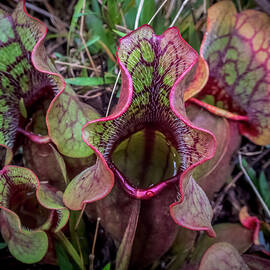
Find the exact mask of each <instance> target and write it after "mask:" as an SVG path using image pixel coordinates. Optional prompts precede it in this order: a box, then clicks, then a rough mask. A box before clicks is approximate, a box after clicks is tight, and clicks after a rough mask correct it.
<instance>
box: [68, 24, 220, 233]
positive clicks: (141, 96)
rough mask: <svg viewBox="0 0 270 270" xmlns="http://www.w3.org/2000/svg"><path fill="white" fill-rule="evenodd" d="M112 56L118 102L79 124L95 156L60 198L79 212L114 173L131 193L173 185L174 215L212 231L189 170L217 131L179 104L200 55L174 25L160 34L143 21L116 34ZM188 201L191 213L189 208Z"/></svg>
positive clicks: (149, 193) (210, 151) (148, 194)
mask: <svg viewBox="0 0 270 270" xmlns="http://www.w3.org/2000/svg"><path fill="white" fill-rule="evenodd" d="M117 59H118V63H119V65H120V68H121V75H122V86H121V93H120V98H119V102H118V104H117V105H116V107H115V108H114V110H113V113H112V114H111V115H109V116H108V117H105V118H100V119H96V120H93V121H89V122H88V123H86V124H85V125H84V127H83V129H82V139H83V140H84V142H85V143H86V144H87V145H88V146H89V147H90V148H91V149H92V150H93V151H94V152H95V153H96V155H97V162H96V164H95V165H94V166H92V167H90V168H88V169H86V170H85V171H84V172H82V173H81V174H80V175H78V176H77V177H75V178H74V179H73V180H72V181H71V183H70V184H69V185H68V187H67V189H66V191H65V194H64V197H63V199H64V202H65V204H66V205H67V206H68V207H69V208H71V209H73V210H79V209H82V208H83V205H84V204H86V203H90V202H94V201H97V200H100V199H102V198H104V197H105V196H106V195H108V194H109V193H110V191H111V190H112V188H113V186H114V179H115V178H116V180H117V182H118V183H119V184H120V186H121V187H122V188H123V190H124V191H125V192H126V193H127V195H129V196H131V197H132V198H135V199H150V198H153V197H155V196H157V195H158V194H160V196H162V193H161V192H162V191H163V190H164V189H165V188H166V187H167V186H168V185H173V184H175V186H176V188H177V186H178V188H179V193H180V196H181V200H180V201H178V202H176V203H173V202H172V204H171V206H170V213H171V215H172V217H173V219H174V220H175V221H176V223H178V224H179V225H182V226H184V227H188V228H191V229H195V230H196V229H197V230H206V231H207V232H208V233H209V235H211V236H213V235H214V232H213V229H212V227H211V218H212V210H211V205H210V203H209V201H208V199H207V197H206V195H205V194H204V192H203V190H202V189H201V188H200V187H199V186H198V184H197V183H196V182H195V181H194V179H193V178H192V170H193V168H194V167H196V166H198V165H199V164H201V163H202V162H204V161H206V160H208V159H210V158H212V157H213V155H214V153H215V149H216V144H215V137H214V135H213V134H212V133H211V132H209V131H206V130H203V129H200V128H198V127H196V126H195V125H193V124H192V123H191V122H190V121H189V119H188V118H187V115H186V111H185V104H184V93H185V91H186V90H187V89H188V87H189V85H190V82H191V81H192V80H193V77H194V74H195V71H196V68H197V64H198V59H199V58H198V54H197V53H196V51H195V50H193V49H192V48H191V47H190V46H189V45H188V44H187V43H186V42H185V41H184V40H183V39H182V37H181V35H180V33H179V30H178V29H177V28H174V27H173V28H169V29H167V30H166V31H165V32H164V33H163V34H162V35H160V36H158V35H155V33H154V31H153V29H152V28H151V27H150V26H149V25H143V26H141V27H140V28H138V29H136V30H134V31H133V32H131V33H130V34H128V35H127V36H125V37H124V38H122V39H121V40H120V43H119V47H118V50H117ZM194 85H196V84H194ZM195 90H196V89H195ZM185 196H186V200H185V199H184V197H185ZM175 199H176V200H178V198H175ZM199 204H201V205H202V207H203V208H204V209H203V210H202V211H199V210H198V205H199ZM190 207H192V208H193V210H194V211H192V212H191V211H190V210H187V209H189V208H190Z"/></svg>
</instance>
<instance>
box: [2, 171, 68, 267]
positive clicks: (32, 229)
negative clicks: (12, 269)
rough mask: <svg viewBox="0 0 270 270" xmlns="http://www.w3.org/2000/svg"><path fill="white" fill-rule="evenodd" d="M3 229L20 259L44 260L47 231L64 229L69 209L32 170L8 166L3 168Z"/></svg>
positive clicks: (11, 249) (11, 247)
mask: <svg viewBox="0 0 270 270" xmlns="http://www.w3.org/2000/svg"><path fill="white" fill-rule="evenodd" d="M0 208H2V211H1V213H0V216H1V232H2V234H3V237H4V239H5V241H6V242H7V244H8V247H9V249H10V252H11V253H12V254H13V255H14V256H15V257H16V258H17V259H18V260H20V261H22V262H27V263H33V262H37V261H39V260H41V259H42V258H43V257H44V256H45V254H46V252H47V249H48V238H47V234H46V233H45V232H44V230H51V231H58V230H60V229H62V228H63V227H64V226H65V224H66V222H67V220H68V218H69V211H68V210H67V209H66V208H65V207H64V205H63V203H62V198H61V195H60V194H59V193H57V191H56V190H55V189H53V188H52V187H49V186H47V185H44V184H43V185H40V183H39V181H38V179H37V177H36V175H35V174H34V173H33V172H32V171H30V170H29V169H26V168H23V167H17V166H6V167H4V168H3V169H2V170H1V171H0Z"/></svg>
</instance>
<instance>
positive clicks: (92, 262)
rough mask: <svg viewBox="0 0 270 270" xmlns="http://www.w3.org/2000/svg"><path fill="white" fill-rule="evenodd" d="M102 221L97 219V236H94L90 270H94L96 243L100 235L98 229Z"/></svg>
mask: <svg viewBox="0 0 270 270" xmlns="http://www.w3.org/2000/svg"><path fill="white" fill-rule="evenodd" d="M100 219H101V218H100V217H98V218H97V224H96V231H95V235H94V240H93V245H92V251H91V254H90V256H89V261H90V262H89V265H90V270H94V259H95V247H96V242H97V234H98V227H99V223H100Z"/></svg>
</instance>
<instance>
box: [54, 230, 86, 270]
mask: <svg viewBox="0 0 270 270" xmlns="http://www.w3.org/2000/svg"><path fill="white" fill-rule="evenodd" d="M56 236H57V238H58V239H59V240H60V241H61V242H62V244H63V245H64V246H65V248H66V250H67V252H68V254H69V255H70V256H71V257H72V259H73V260H74V261H75V262H76V263H77V264H78V266H79V267H80V269H81V270H85V266H84V265H83V263H82V261H81V257H80V256H79V255H78V253H77V251H76V249H75V248H74V247H73V245H72V244H71V243H70V241H69V240H68V239H67V237H66V236H65V234H64V233H63V232H62V231H59V232H57V233H56Z"/></svg>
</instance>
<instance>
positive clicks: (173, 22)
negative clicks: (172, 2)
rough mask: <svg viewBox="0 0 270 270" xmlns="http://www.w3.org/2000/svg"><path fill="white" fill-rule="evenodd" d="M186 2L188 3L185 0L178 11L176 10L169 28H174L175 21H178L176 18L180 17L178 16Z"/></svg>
mask: <svg viewBox="0 0 270 270" xmlns="http://www.w3.org/2000/svg"><path fill="white" fill-rule="evenodd" d="M188 2H189V0H185V1H184V2H183V3H182V5H181V7H180V9H179V10H178V12H177V14H176V16H175V17H174V19H173V21H172V23H171V25H170V27H172V26H174V24H175V23H176V21H177V20H178V18H179V16H180V14H181V13H182V11H183V9H184V7H185V5H186V4H187V3H188Z"/></svg>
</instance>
